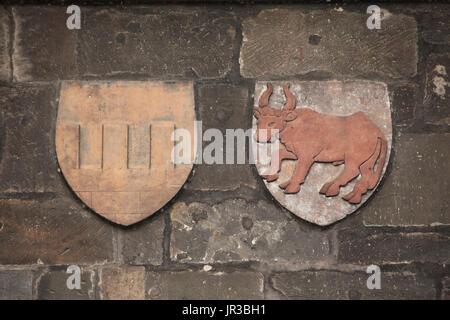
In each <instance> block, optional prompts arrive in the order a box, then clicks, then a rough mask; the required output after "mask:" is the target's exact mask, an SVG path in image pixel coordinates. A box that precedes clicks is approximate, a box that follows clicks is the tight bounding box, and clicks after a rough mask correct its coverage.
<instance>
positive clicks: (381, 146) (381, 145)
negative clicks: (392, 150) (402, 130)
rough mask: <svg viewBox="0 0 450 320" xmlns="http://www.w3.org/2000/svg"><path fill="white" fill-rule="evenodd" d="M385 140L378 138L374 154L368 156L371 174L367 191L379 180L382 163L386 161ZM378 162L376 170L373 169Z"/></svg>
mask: <svg viewBox="0 0 450 320" xmlns="http://www.w3.org/2000/svg"><path fill="white" fill-rule="evenodd" d="M386 151H387V145H386V139H385V138H384V137H383V136H379V137H378V141H377V145H376V147H375V151H374V153H373V154H372V155H371V156H370V158H369V161H370V162H371V167H372V170H373V174H372V175H371V176H370V178H369V190H371V189H373V188H375V186H376V185H377V183H378V180H380V177H381V173H382V172H383V168H384V162H385V161H386ZM377 160H378V165H377V169H376V170H374V169H375V163H376V162H377Z"/></svg>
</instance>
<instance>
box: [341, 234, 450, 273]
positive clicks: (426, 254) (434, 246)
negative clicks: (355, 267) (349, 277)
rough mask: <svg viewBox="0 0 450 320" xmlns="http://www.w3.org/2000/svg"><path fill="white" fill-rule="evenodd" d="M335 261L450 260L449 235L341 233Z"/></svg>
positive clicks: (441, 261) (407, 261) (400, 261)
mask: <svg viewBox="0 0 450 320" xmlns="http://www.w3.org/2000/svg"><path fill="white" fill-rule="evenodd" d="M337 242H338V244H337V246H338V251H339V254H338V261H339V262H341V263H356V264H363V265H370V264H383V263H409V262H434V263H441V264H445V263H448V262H449V261H450V250H449V249H448V248H449V246H450V236H448V235H445V234H439V233H436V232H426V233H424V232H411V233H405V232H393V233H384V232H380V231H367V230H360V229H356V230H344V231H340V232H339V233H338V239H337Z"/></svg>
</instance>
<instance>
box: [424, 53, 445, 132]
mask: <svg viewBox="0 0 450 320" xmlns="http://www.w3.org/2000/svg"><path fill="white" fill-rule="evenodd" d="M426 72H427V75H426V88H425V98H424V105H425V121H426V122H427V123H431V124H435V125H446V126H450V103H449V101H450V75H449V73H450V55H449V54H446V55H431V56H430V57H429V58H428V61H427V70H426Z"/></svg>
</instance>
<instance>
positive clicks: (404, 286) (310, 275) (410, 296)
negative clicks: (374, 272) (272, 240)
mask: <svg viewBox="0 0 450 320" xmlns="http://www.w3.org/2000/svg"><path fill="white" fill-rule="evenodd" d="M369 276H370V274H367V273H365V272H351V273H344V272H339V271H301V272H285V273H278V274H275V275H274V276H273V277H272V278H271V280H272V283H273V286H274V288H275V289H276V290H278V291H279V292H280V293H281V295H282V297H283V298H287V299H301V300H303V299H333V300H334V299H336V300H343V299H351V300H355V299H363V300H373V299H377V300H378V299H383V300H384V299H395V300H396V299H402V300H405V299H407V300H414V299H434V298H435V296H436V290H435V288H434V282H433V280H431V279H427V278H424V277H421V276H417V275H414V274H398V273H384V272H383V270H381V289H379V290H377V289H372V290H370V289H368V288H367V278H368V277H369Z"/></svg>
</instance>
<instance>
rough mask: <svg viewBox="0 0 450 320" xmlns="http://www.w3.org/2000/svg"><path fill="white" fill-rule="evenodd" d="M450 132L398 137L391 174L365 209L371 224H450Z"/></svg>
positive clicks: (367, 221)
mask: <svg viewBox="0 0 450 320" xmlns="http://www.w3.org/2000/svg"><path fill="white" fill-rule="evenodd" d="M449 144H450V134H405V135H401V136H399V137H398V138H397V139H396V145H395V157H394V163H393V166H392V170H391V174H390V175H389V176H388V177H387V178H386V180H385V181H384V183H383V188H381V189H380V190H379V192H378V193H377V195H376V197H375V198H374V199H373V201H371V202H370V203H369V205H368V206H367V207H366V208H364V211H363V219H364V224H365V225H368V226H412V225H417V226H421V225H439V224H450V215H449V214H448V208H449V205H450V201H449V197H448V190H449V181H450V164H449V162H448V160H447V159H449V157H450V151H449V148H448V146H449Z"/></svg>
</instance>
